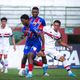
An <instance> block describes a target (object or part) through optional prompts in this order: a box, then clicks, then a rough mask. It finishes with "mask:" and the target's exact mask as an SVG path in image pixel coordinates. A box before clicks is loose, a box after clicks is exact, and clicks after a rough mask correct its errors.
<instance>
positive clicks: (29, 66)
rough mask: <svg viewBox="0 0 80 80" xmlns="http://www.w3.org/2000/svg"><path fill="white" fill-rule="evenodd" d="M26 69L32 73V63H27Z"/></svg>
mask: <svg viewBox="0 0 80 80" xmlns="http://www.w3.org/2000/svg"><path fill="white" fill-rule="evenodd" d="M28 70H29V73H30V74H32V70H33V64H29V65H28Z"/></svg>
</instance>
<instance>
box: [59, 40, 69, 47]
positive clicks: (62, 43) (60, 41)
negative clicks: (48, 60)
mask: <svg viewBox="0 0 80 80" xmlns="http://www.w3.org/2000/svg"><path fill="white" fill-rule="evenodd" d="M58 43H59V44H60V45H62V46H64V47H67V48H70V46H69V45H68V44H67V43H65V42H63V41H62V39H59V40H58Z"/></svg>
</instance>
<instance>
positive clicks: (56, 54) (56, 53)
mask: <svg viewBox="0 0 80 80" xmlns="http://www.w3.org/2000/svg"><path fill="white" fill-rule="evenodd" d="M45 54H46V55H48V56H50V57H51V58H55V59H57V60H59V59H60V57H61V56H62V55H61V54H60V53H59V51H56V50H55V49H49V48H45Z"/></svg>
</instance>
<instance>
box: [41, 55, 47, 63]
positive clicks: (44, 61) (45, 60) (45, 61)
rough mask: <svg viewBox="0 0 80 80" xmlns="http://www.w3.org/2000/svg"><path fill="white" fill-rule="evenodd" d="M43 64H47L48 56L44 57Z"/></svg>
mask: <svg viewBox="0 0 80 80" xmlns="http://www.w3.org/2000/svg"><path fill="white" fill-rule="evenodd" d="M42 62H43V63H44V64H47V59H46V56H42Z"/></svg>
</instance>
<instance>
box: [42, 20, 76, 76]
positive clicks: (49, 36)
mask: <svg viewBox="0 0 80 80" xmlns="http://www.w3.org/2000/svg"><path fill="white" fill-rule="evenodd" d="M60 26H61V22H60V21H59V20H55V21H54V22H53V24H52V26H51V27H45V28H44V30H43V31H44V34H45V35H44V36H45V53H46V54H47V55H48V56H50V57H51V58H54V57H55V59H56V60H59V61H61V62H63V66H64V68H65V69H66V70H67V72H68V75H69V76H75V74H74V73H73V72H72V71H71V69H70V64H69V62H68V60H67V59H65V57H64V56H63V55H61V54H60V53H59V51H56V49H55V43H56V42H58V43H59V44H60V45H62V46H64V47H66V48H68V49H69V50H72V48H71V47H70V46H69V45H68V44H66V43H65V42H63V41H62V36H61V33H60V32H59V28H60Z"/></svg>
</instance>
